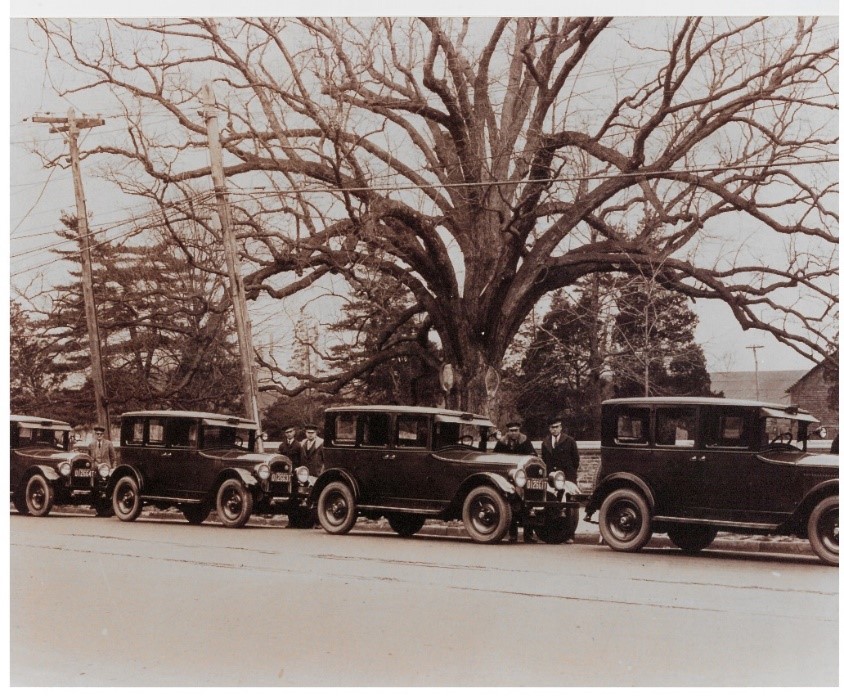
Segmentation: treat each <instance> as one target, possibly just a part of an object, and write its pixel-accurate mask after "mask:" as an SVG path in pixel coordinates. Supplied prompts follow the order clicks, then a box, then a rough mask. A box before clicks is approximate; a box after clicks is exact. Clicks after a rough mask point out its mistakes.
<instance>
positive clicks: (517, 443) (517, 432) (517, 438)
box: [493, 421, 536, 542]
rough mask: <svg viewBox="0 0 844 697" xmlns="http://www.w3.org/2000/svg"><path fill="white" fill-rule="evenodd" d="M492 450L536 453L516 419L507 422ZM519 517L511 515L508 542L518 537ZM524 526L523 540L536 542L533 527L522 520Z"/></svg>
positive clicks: (522, 453) (514, 540) (497, 451)
mask: <svg viewBox="0 0 844 697" xmlns="http://www.w3.org/2000/svg"><path fill="white" fill-rule="evenodd" d="M493 452H496V453H510V454H511V455H536V450H534V449H533V444H532V443H531V442H530V441H529V440H528V439H527V436H526V435H525V434H524V433H522V424H521V423H519V422H518V421H511V422H509V423H508V424H507V430H506V431H505V432H504V435H503V436H501V440H499V441H498V442H497V443H496V444H495V448H494V449H493ZM519 518H520V517H517V516H515V515H514V516H513V520H512V521H511V522H510V530H509V535H508V538H509V540H510V542H516V541H517V540H518V539H519V523H520V522H522V521H520V520H519ZM522 524H523V525H524V528H525V532H524V540H525V542H536V538H535V537H534V534H533V528H531V527H530V526H529V525H527V524H525V523H523V522H522Z"/></svg>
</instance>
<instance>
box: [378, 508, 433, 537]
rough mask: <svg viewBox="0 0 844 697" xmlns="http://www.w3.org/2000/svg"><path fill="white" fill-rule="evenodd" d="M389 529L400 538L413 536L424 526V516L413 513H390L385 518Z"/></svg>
mask: <svg viewBox="0 0 844 697" xmlns="http://www.w3.org/2000/svg"><path fill="white" fill-rule="evenodd" d="M387 522H388V523H389V524H390V527H391V528H392V529H393V530H394V531H395V532H397V533H398V534H399V536H401V537H410V536H411V535H415V534H416V533H417V532H419V531H420V530H421V529H422V526H423V525H425V516H423V515H416V514H415V513H391V514H390V515H388V516H387Z"/></svg>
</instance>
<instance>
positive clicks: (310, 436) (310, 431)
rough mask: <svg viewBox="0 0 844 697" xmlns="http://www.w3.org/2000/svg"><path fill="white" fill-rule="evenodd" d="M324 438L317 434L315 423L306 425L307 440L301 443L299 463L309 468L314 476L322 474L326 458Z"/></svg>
mask: <svg viewBox="0 0 844 697" xmlns="http://www.w3.org/2000/svg"><path fill="white" fill-rule="evenodd" d="M322 444H323V440H322V438H320V437H319V436H317V427H316V425H315V424H306V425H305V440H303V441H302V442H301V443H300V444H299V464H300V465H305V467H307V468H308V472H310V474H311V476H312V477H318V476H319V475H320V474H322V469H323V467H324V463H325V459H324V457H323V452H322Z"/></svg>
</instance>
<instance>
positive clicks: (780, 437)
mask: <svg viewBox="0 0 844 697" xmlns="http://www.w3.org/2000/svg"><path fill="white" fill-rule="evenodd" d="M764 426H765V443H766V444H767V447H768V448H777V447H782V446H786V445H793V446H794V447H795V448H799V447H803V446H804V445H805V443H804V441H805V440H806V430H807V429H806V423H805V422H803V421H797V420H796V419H786V418H782V417H774V416H768V417H766V418H765V420H764Z"/></svg>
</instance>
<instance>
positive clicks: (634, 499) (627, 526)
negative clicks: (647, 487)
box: [599, 489, 653, 552]
mask: <svg viewBox="0 0 844 697" xmlns="http://www.w3.org/2000/svg"><path fill="white" fill-rule="evenodd" d="M599 528H600V530H601V536H602V537H603V538H604V541H605V542H606V543H607V544H608V545H609V546H610V548H611V549H614V550H616V551H618V552H638V551H639V550H640V549H642V547H644V546H645V545H646V544H648V542H650V539H651V535H652V533H653V531H652V528H651V511H650V507H649V506H648V503H647V501H645V499H644V497H643V496H642V495H641V494H640V493H639V492H638V491H635V490H633V489H617V490H615V491H613V492H611V493H610V494H609V495H608V496H607V497H606V498H605V499H604V500H603V502H602V504H601V514H600V520H599Z"/></svg>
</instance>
